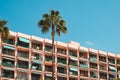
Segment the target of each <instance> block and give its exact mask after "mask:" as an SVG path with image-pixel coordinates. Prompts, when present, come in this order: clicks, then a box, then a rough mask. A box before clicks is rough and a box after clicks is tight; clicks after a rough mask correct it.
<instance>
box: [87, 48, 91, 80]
mask: <svg viewBox="0 0 120 80" xmlns="http://www.w3.org/2000/svg"><path fill="white" fill-rule="evenodd" d="M89 53H90V48H89V49H88V52H87V54H88V56H87V57H88V78H89V79H88V80H90V54H89Z"/></svg>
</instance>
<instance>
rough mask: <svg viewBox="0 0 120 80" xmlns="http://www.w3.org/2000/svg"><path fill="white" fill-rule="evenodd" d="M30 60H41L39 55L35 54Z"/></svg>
mask: <svg viewBox="0 0 120 80" xmlns="http://www.w3.org/2000/svg"><path fill="white" fill-rule="evenodd" d="M32 59H34V60H40V61H41V60H42V57H41V55H39V54H37V53H34V54H33V55H32Z"/></svg>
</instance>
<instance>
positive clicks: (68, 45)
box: [66, 44, 69, 80]
mask: <svg viewBox="0 0 120 80" xmlns="http://www.w3.org/2000/svg"><path fill="white" fill-rule="evenodd" d="M68 48H69V45H68V44H67V48H66V49H67V50H66V55H67V60H66V61H67V80H69V66H68V65H69V54H68V50H69V49H68Z"/></svg>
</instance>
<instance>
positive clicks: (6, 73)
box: [2, 70, 14, 78]
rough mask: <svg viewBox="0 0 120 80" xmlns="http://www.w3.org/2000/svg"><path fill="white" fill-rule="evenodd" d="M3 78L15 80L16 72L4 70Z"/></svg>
mask: <svg viewBox="0 0 120 80" xmlns="http://www.w3.org/2000/svg"><path fill="white" fill-rule="evenodd" d="M2 77H6V78H14V71H10V70H2Z"/></svg>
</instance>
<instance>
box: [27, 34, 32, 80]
mask: <svg viewBox="0 0 120 80" xmlns="http://www.w3.org/2000/svg"><path fill="white" fill-rule="evenodd" d="M29 39H30V44H29V63H28V65H29V71H28V78H29V80H31V67H32V36H30V38H29Z"/></svg>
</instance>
